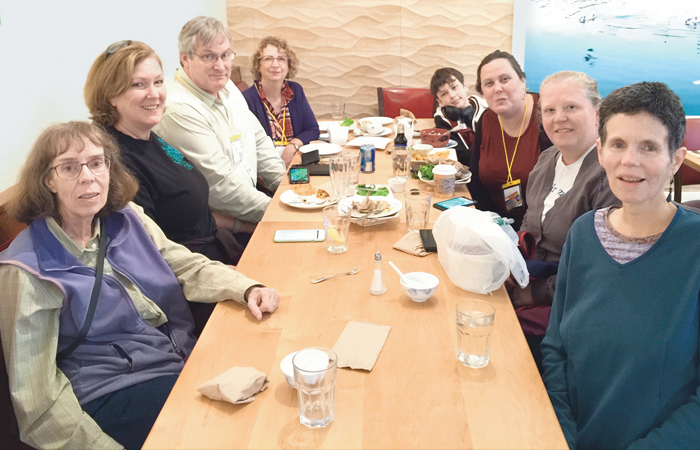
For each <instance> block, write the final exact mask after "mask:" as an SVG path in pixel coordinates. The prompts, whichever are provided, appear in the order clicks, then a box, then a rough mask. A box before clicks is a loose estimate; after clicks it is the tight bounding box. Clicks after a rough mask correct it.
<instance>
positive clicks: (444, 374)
mask: <svg viewBox="0 0 700 450" xmlns="http://www.w3.org/2000/svg"><path fill="white" fill-rule="evenodd" d="M377 156H378V159H377V161H378V169H377V172H378V173H377V174H376V176H377V180H376V182H377V183H379V182H383V181H384V178H380V177H384V176H385V175H386V173H387V172H386V164H387V162H388V161H389V157H388V156H387V155H385V154H383V153H378V155H377ZM312 182H313V180H312ZM411 183H417V181H412V182H411ZM283 190H284V186H283V187H281V188H280V189H279V190H278V191H277V192H278V193H277V195H276V196H275V199H273V201H272V203H271V205H270V207H269V209H268V211H267V213H266V214H265V217H264V219H263V221H262V222H261V223H260V224H259V225H258V227H257V230H256V232H255V234H254V235H253V237H252V240H251V242H250V244H249V247H248V249H249V250H247V251H246V252H245V254H244V255H243V257H242V259H241V261H240V263H239V266H238V268H239V270H240V271H241V272H243V273H245V274H246V275H248V276H250V277H251V278H253V279H256V280H259V281H260V282H262V283H265V284H266V285H268V286H271V287H274V288H275V289H277V290H278V291H279V292H280V294H281V295H282V302H281V305H280V308H279V309H278V311H276V312H275V313H274V314H272V315H270V316H268V317H265V318H264V319H263V321H261V322H257V321H256V320H255V319H254V318H253V317H252V315H251V314H250V313H249V312H248V311H247V310H244V309H243V308H242V307H241V306H239V305H237V304H234V303H233V302H224V303H221V304H219V305H218V306H217V308H216V310H215V312H214V314H213V315H212V317H211V319H210V320H209V323H208V324H207V326H206V328H205V330H204V333H203V334H202V337H201V338H200V340H199V342H198V343H197V345H196V347H195V349H194V351H193V353H192V355H191V357H190V358H189V360H188V362H187V364H186V365H185V368H184V370H183V372H182V374H181V375H180V377H179V379H178V381H177V383H176V385H175V387H174V389H173V391H172V393H171V395H170V397H169V398H168V400H167V402H166V404H165V406H164V408H163V411H162V412H161V414H160V416H159V417H158V420H157V421H156V423H155V425H154V427H153V429H152V431H151V433H150V435H149V437H148V439H147V441H146V443H145V445H144V448H147V449H162V448H293V449H296V448H339V449H340V448H342V449H346V448H431V449H432V448H498V449H505V448H518V449H521V448H566V441H565V439H564V436H563V434H562V432H561V428H560V427H559V423H558V421H557V418H556V416H555V414H554V411H553V409H552V406H551V403H550V401H549V398H548V396H547V393H546V391H545V388H544V385H543V383H542V380H541V378H540V376H539V374H538V372H537V368H536V366H535V363H534V361H533V359H532V356H531V355H530V352H529V350H528V347H527V344H526V342H525V338H524V336H523V334H522V331H521V329H520V326H519V323H518V321H517V318H516V316H515V313H514V311H513V308H512V306H511V303H510V301H509V299H508V296H507V294H506V293H505V290H504V289H503V288H501V289H500V290H498V291H496V292H494V293H493V295H492V296H488V295H476V294H472V293H469V292H466V291H463V290H461V289H459V288H457V287H456V286H454V285H453V284H452V283H451V282H450V281H449V279H448V277H447V275H446V274H445V272H444V271H443V270H442V267H441V266H440V263H439V261H438V258H437V255H430V256H428V257H425V258H418V257H414V256H410V255H408V254H405V253H403V252H400V251H398V250H394V249H393V248H392V245H393V244H394V243H395V242H396V241H398V240H399V239H400V238H401V237H402V236H403V235H404V234H405V219H404V218H403V214H401V218H400V219H398V220H394V221H392V222H389V223H386V224H383V225H380V226H375V227H367V228H361V227H359V226H356V225H351V227H352V228H351V232H350V238H349V249H348V251H347V252H346V253H342V254H331V253H329V252H328V251H326V248H325V243H292V244H274V243H273V242H272V238H273V234H274V232H275V231H276V230H278V229H301V228H310V227H314V228H316V227H322V219H321V213H320V212H319V211H315V212H311V211H303V212H299V211H296V210H294V211H292V210H291V208H288V207H286V206H285V205H282V204H281V202H279V199H278V196H279V193H280V191H282V192H283ZM397 197H398V196H397ZM287 208H288V209H287ZM435 212H436V213H437V210H435ZM402 213H403V212H402ZM285 217H287V220H284V218H285ZM435 217H437V216H432V217H431V219H434V218H435ZM312 223H313V225H312ZM377 251H380V252H382V255H383V256H384V261H389V260H391V261H394V262H395V263H396V264H397V265H398V266H399V267H401V268H403V269H404V270H405V271H425V272H430V273H433V274H435V275H437V276H438V277H439V278H440V280H441V283H440V285H439V287H438V289H437V292H436V294H435V295H434V296H433V297H432V298H431V299H429V300H428V301H427V302H426V303H422V304H419V303H413V302H412V301H411V300H410V299H409V298H408V297H407V296H406V295H405V294H404V293H403V291H402V289H401V287H400V284H399V280H398V276H397V275H396V274H395V273H394V272H393V271H391V269H390V268H389V267H388V265H387V264H386V262H385V267H384V281H385V284H386V287H387V293H386V294H384V295H382V296H373V295H370V293H369V287H370V283H371V267H372V266H371V263H372V258H373V255H374V253H375V252H377ZM358 264H359V265H361V269H360V271H359V272H358V273H357V274H356V275H354V276H349V277H341V278H336V279H333V280H329V281H326V282H323V283H319V284H315V285H314V284H311V283H310V280H311V279H312V278H316V277H319V276H323V275H328V274H331V273H337V272H341V271H346V270H350V269H352V268H353V267H355V266H357V265H358ZM465 297H474V298H481V299H485V300H488V301H489V302H491V303H492V304H493V305H494V306H495V308H496V323H495V327H494V331H493V340H492V345H491V360H490V363H489V365H488V366H487V367H486V368H483V369H478V370H475V369H470V368H467V367H465V366H463V365H462V364H461V363H460V362H459V361H458V360H457V357H456V347H457V335H456V329H455V325H454V323H455V313H454V306H455V303H456V302H457V301H458V300H460V299H462V298H465ZM350 320H356V321H366V322H371V323H376V324H380V325H391V327H392V328H391V332H390V333H389V337H388V339H387V341H386V344H385V345H384V348H383V349H382V351H381V354H380V355H379V359H378V360H377V363H376V365H375V366H374V368H373V370H372V371H371V372H367V371H361V370H350V369H339V371H338V380H337V386H336V406H335V420H334V421H333V423H331V424H330V425H329V426H328V427H326V428H323V429H315V430H312V429H309V428H306V427H304V426H302V425H301V424H300V423H299V416H298V407H297V398H296V391H295V390H293V389H292V388H290V387H289V386H288V385H287V383H286V382H285V380H284V375H283V374H282V372H281V370H280V368H279V364H280V361H281V360H282V358H284V356H286V355H287V354H288V353H290V352H292V351H296V350H300V349H302V348H305V347H311V346H323V347H328V348H332V347H333V345H334V344H335V342H336V340H337V339H338V337H339V336H340V334H341V332H342V331H343V329H344V327H345V326H346V324H347V323H348V321H350ZM232 366H253V367H255V368H257V369H258V370H261V371H263V372H265V373H266V374H268V378H269V379H270V382H271V383H270V386H269V387H268V389H267V390H265V391H263V392H262V393H259V394H258V395H257V396H256V399H255V401H254V402H253V403H250V404H246V405H231V404H228V403H225V402H217V401H211V400H209V399H207V398H206V397H203V396H202V395H200V394H199V393H198V392H197V390H196V388H197V386H199V385H200V384H201V383H203V382H204V381H207V380H209V379H211V378H213V377H215V376H216V375H218V374H220V373H222V372H224V371H226V370H228V369H229V368H231V367H232Z"/></svg>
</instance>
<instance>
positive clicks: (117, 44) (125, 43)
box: [105, 40, 133, 60]
mask: <svg viewBox="0 0 700 450" xmlns="http://www.w3.org/2000/svg"><path fill="white" fill-rule="evenodd" d="M132 42H133V41H129V40H126V41H119V42H115V43H114V44H112V45H110V46H109V47H107V50H105V60H106V59H107V58H109V57H110V56H111V55H112V54H113V53H117V52H118V51H119V50H121V49H123V48H124V47H126V46H128V45H131V43H132Z"/></svg>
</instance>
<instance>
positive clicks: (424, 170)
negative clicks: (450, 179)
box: [418, 164, 435, 181]
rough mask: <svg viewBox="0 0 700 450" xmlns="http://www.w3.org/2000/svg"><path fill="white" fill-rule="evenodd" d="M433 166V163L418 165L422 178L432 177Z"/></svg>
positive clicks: (430, 178)
mask: <svg viewBox="0 0 700 450" xmlns="http://www.w3.org/2000/svg"><path fill="white" fill-rule="evenodd" d="M433 167H435V164H426V165H424V166H420V169H418V170H420V176H421V178H423V179H424V180H429V181H430V180H432V179H433Z"/></svg>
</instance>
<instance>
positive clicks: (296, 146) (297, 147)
mask: <svg viewBox="0 0 700 450" xmlns="http://www.w3.org/2000/svg"><path fill="white" fill-rule="evenodd" d="M290 144H292V145H293V146H294V148H295V149H297V151H299V146H298V145H297V144H296V143H295V142H290Z"/></svg>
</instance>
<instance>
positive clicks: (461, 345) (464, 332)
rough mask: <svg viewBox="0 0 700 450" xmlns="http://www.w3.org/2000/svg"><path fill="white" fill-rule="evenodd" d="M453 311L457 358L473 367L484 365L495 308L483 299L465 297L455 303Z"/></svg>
mask: <svg viewBox="0 0 700 450" xmlns="http://www.w3.org/2000/svg"><path fill="white" fill-rule="evenodd" d="M455 313H456V319H457V320H456V321H457V359H459V361H460V362H461V363H462V364H464V365H465V366H467V367H471V368H474V369H480V368H482V367H486V365H487V364H488V363H489V347H490V344H491V332H492V331H493V322H494V319H495V316H496V309H495V308H494V307H493V306H492V305H491V304H490V303H488V302H485V301H483V300H476V299H467V300H462V301H460V302H459V303H457V305H456V306H455Z"/></svg>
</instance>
